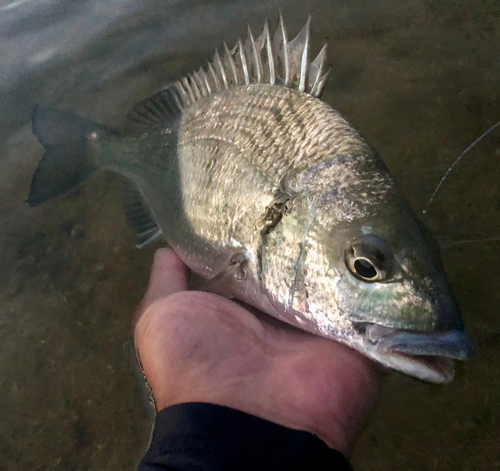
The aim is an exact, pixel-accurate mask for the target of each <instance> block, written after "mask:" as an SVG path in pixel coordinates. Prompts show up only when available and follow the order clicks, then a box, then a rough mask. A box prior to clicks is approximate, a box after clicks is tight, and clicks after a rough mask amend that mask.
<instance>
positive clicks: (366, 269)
mask: <svg viewBox="0 0 500 471" xmlns="http://www.w3.org/2000/svg"><path fill="white" fill-rule="evenodd" d="M354 269H355V270H356V273H357V274H358V275H359V276H361V277H362V278H368V279H373V278H375V277H376V276H377V270H375V267H374V266H373V265H372V264H371V263H370V262H369V261H368V260H365V259H362V258H358V259H357V260H356V261H355V262H354Z"/></svg>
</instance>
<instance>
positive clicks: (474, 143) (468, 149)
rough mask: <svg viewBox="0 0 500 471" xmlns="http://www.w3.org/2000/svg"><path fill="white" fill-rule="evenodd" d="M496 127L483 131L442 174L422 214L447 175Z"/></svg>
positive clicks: (496, 125)
mask: <svg viewBox="0 0 500 471" xmlns="http://www.w3.org/2000/svg"><path fill="white" fill-rule="evenodd" d="M498 126H500V121H499V122H498V123H496V124H494V125H493V126H491V128H489V129H488V130H487V131H485V132H484V133H483V134H481V136H479V137H478V138H477V139H476V140H475V141H474V142H473V143H472V144H471V145H470V146H469V147H467V149H465V150H464V151H463V152H462V153H461V154H460V155H459V156H458V158H457V159H456V160H455V162H453V164H452V166H451V167H450V168H449V169H448V170H447V171H446V173H445V174H444V177H443V178H441V181H440V182H439V184H438V186H437V187H436V189H435V190H434V193H432V196H431V198H430V199H429V201H428V203H427V205H426V207H425V208H424V210H423V211H422V213H424V214H425V213H426V212H427V211H428V209H429V206H430V204H431V203H432V201H433V200H434V197H435V196H436V193H437V192H438V191H439V189H440V188H441V185H442V184H443V183H444V181H445V180H446V178H447V177H448V175H449V173H450V172H451V171H452V170H453V169H454V168H455V167H456V166H457V164H458V162H460V161H461V160H462V157H463V156H464V155H465V154H467V152H469V151H470V150H471V149H472V148H473V147H474V146H475V145H476V144H479V142H481V141H482V140H483V139H484V138H485V137H486V136H487V135H488V134H489V133H490V132H491V131H493V130H494V129H496V128H497V127H498Z"/></svg>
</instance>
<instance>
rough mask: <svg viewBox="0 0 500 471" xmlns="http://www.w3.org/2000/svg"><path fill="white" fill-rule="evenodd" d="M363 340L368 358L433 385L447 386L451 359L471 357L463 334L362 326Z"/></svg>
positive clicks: (452, 366) (469, 341) (471, 345)
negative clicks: (367, 350) (367, 349)
mask: <svg viewBox="0 0 500 471" xmlns="http://www.w3.org/2000/svg"><path fill="white" fill-rule="evenodd" d="M364 340H365V341H366V343H367V344H368V346H369V350H370V356H371V357H372V358H374V359H375V360H377V361H379V362H380V363H382V364H383V365H385V366H388V367H390V368H393V369H396V370H399V371H402V372H403V373H406V374H409V375H411V376H414V377H416V378H419V379H422V380H424V381H429V382H433V383H442V384H444V383H449V382H450V381H452V380H453V377H454V372H455V368H454V360H468V359H470V358H472V357H473V355H474V347H473V344H472V341H471V339H470V338H469V336H468V335H467V334H466V333H465V332H462V331H458V330H452V331H447V332H422V331H414V330H403V329H396V328H391V327H385V326H382V325H379V324H365V333H364Z"/></svg>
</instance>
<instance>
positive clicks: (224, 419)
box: [139, 402, 352, 471]
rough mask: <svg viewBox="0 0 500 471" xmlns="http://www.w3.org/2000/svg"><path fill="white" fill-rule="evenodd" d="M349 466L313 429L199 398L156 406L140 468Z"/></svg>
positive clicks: (327, 469) (216, 470)
mask: <svg viewBox="0 0 500 471" xmlns="http://www.w3.org/2000/svg"><path fill="white" fill-rule="evenodd" d="M159 470H182V471H184V470H186V471H195V470H196V471H226V470H227V471H246V470H252V471H257V470H258V471H267V470H272V471H280V470H283V471H284V470H286V471H295V470H307V471H315V470H321V471H352V468H351V466H350V464H349V462H348V461H347V459H346V458H345V457H344V456H343V455H342V454H341V453H339V452H338V451H335V450H331V449H330V448H328V447H327V446H326V444H325V443H324V442H322V441H321V440H320V439H319V438H317V437H316V436H315V435H313V434H311V433H308V432H301V431H297V430H292V429H289V428H287V427H283V426H281V425H277V424H275V423H273V422H269V421H267V420H264V419H260V418H258V417H255V416H253V415H250V414H246V413H244V412H240V411H238V410H234V409H230V408H229V407H224V406H218V405H214V404H206V403H201V402H194V403H186V404H179V405H176V406H172V407H168V408H166V409H163V410H162V411H160V412H159V413H158V415H157V417H156V420H155V430H154V433H153V439H152V442H151V447H150V448H149V450H148V451H147V453H146V455H145V456H144V458H143V459H142V461H141V464H140V465H139V471H159Z"/></svg>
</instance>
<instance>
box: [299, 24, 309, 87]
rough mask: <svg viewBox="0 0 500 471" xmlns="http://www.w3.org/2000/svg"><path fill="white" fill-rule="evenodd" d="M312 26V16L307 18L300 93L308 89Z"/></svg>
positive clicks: (301, 64)
mask: <svg viewBox="0 0 500 471" xmlns="http://www.w3.org/2000/svg"><path fill="white" fill-rule="evenodd" d="M310 25H311V16H310V15H309V17H308V18H307V22H306V25H305V26H304V28H305V41H304V50H303V51H302V58H301V63H300V81H299V91H301V92H303V91H305V89H306V81H307V69H308V67H309V43H310V38H309V37H310V34H311V33H310Z"/></svg>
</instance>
